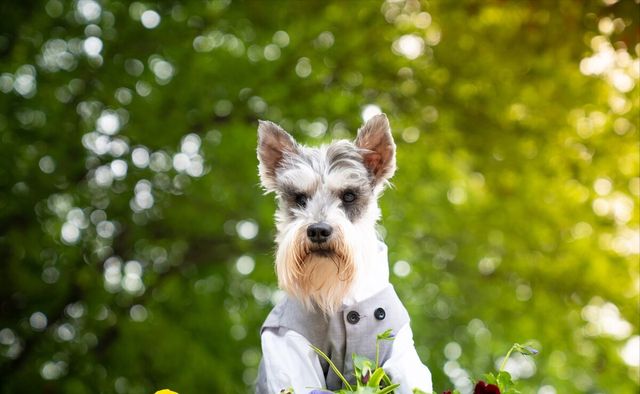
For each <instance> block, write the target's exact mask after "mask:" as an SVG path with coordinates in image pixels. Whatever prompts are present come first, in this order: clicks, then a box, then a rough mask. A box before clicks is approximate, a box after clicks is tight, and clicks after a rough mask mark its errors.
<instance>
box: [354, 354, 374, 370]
mask: <svg viewBox="0 0 640 394" xmlns="http://www.w3.org/2000/svg"><path fill="white" fill-rule="evenodd" d="M353 366H354V367H356V370H360V371H363V370H364V369H365V368H367V367H368V368H369V369H371V368H372V367H373V361H371V360H370V359H368V358H366V357H363V356H359V355H357V354H355V353H354V354H353Z"/></svg>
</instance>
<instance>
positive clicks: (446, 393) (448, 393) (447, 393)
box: [442, 391, 451, 394]
mask: <svg viewBox="0 0 640 394" xmlns="http://www.w3.org/2000/svg"><path fill="white" fill-rule="evenodd" d="M442 394H451V391H443V392H442Z"/></svg>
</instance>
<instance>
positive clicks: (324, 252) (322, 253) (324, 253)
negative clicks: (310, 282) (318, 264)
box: [309, 248, 335, 258]
mask: <svg viewBox="0 0 640 394" xmlns="http://www.w3.org/2000/svg"><path fill="white" fill-rule="evenodd" d="M309 254H310V255H312V256H314V257H322V258H331V257H333V255H334V254H335V253H334V251H333V250H331V249H322V248H320V249H315V250H311V251H310V252H309Z"/></svg>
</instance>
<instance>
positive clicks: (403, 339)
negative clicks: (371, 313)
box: [382, 323, 432, 394]
mask: <svg viewBox="0 0 640 394" xmlns="http://www.w3.org/2000/svg"><path fill="white" fill-rule="evenodd" d="M382 367H383V368H384V370H385V372H386V373H387V375H389V378H390V379H391V382H392V383H394V384H395V383H399V384H400V387H398V388H397V389H396V390H395V391H396V393H398V394H411V393H413V389H414V388H418V389H420V390H422V391H424V392H425V393H431V391H432V382H431V371H429V368H427V367H426V366H425V365H424V364H422V361H420V357H419V356H418V353H417V352H416V348H415V347H414V344H413V331H411V326H410V325H409V323H407V324H405V325H404V326H402V328H401V329H400V331H398V334H397V335H396V337H395V339H394V340H393V350H392V351H391V357H390V358H389V359H388V360H387V362H385V363H384V365H383V366H382Z"/></svg>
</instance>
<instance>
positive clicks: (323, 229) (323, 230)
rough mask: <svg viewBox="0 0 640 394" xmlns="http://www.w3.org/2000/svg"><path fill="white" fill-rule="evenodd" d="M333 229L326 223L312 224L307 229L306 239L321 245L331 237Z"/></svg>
mask: <svg viewBox="0 0 640 394" xmlns="http://www.w3.org/2000/svg"><path fill="white" fill-rule="evenodd" d="M332 232H333V229H332V228H331V226H329V225H328V224H327V223H324V222H319V223H314V224H312V225H311V226H309V228H307V237H309V239H310V240H311V242H315V243H317V244H321V243H323V242H327V239H329V237H330V236H331V233H332Z"/></svg>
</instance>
